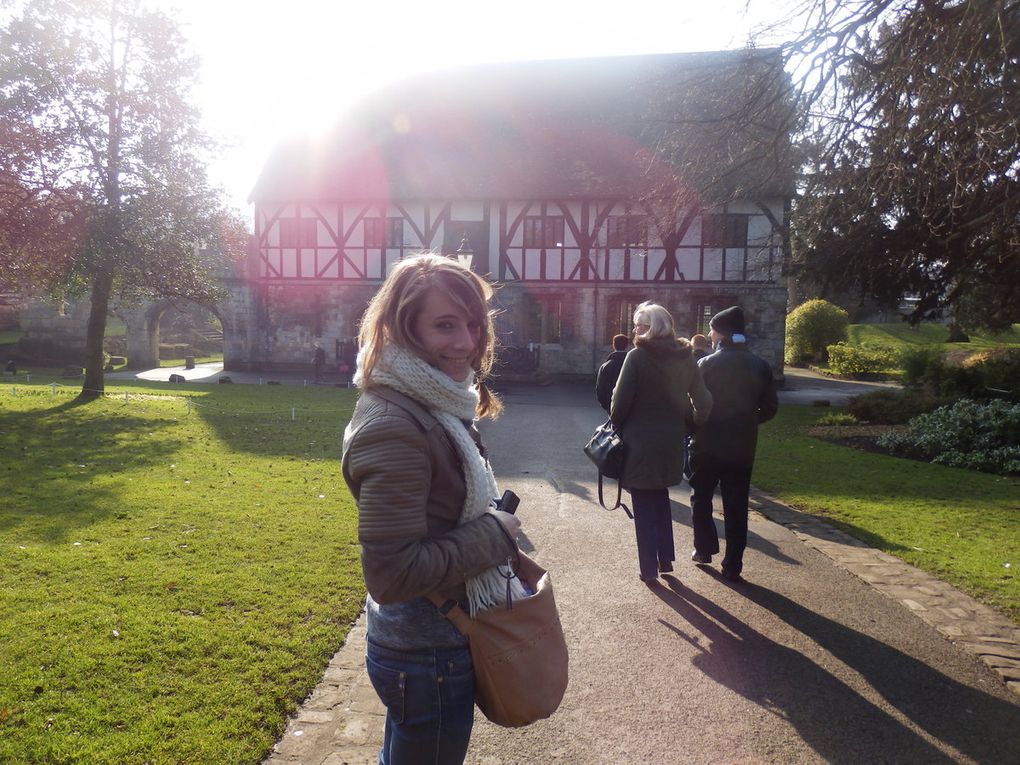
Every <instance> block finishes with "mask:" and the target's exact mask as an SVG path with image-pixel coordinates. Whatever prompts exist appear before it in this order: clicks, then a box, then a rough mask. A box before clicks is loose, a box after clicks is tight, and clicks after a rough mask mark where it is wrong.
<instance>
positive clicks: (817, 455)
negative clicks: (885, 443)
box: [753, 405, 1020, 622]
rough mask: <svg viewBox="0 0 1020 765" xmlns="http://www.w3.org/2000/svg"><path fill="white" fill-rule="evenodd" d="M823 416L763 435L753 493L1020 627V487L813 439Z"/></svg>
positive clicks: (785, 417) (794, 420)
mask: <svg viewBox="0 0 1020 765" xmlns="http://www.w3.org/2000/svg"><path fill="white" fill-rule="evenodd" d="M824 414H826V412H824V411H820V410H818V409H817V408H814V407H806V406H792V405H784V406H782V407H781V408H780V410H779V415H778V417H777V418H776V419H775V420H774V421H772V422H770V423H768V424H766V425H764V426H763V427H762V429H761V431H760V436H759V444H758V458H757V462H756V463H755V468H754V478H753V481H754V484H755V486H758V487H760V488H761V489H764V490H765V491H767V492H768V493H769V494H772V495H773V496H775V497H777V498H779V499H781V500H782V501H783V502H785V503H787V504H789V505H791V506H793V507H795V508H797V509H799V510H802V511H804V512H808V513H811V514H813V515H818V516H822V517H824V518H827V519H829V520H830V521H832V522H833V523H834V524H835V525H837V526H839V527H840V528H842V529H843V530H844V531H847V532H848V533H850V534H852V535H853V536H855V537H857V538H859V539H862V540H864V541H865V542H867V543H868V544H870V545H872V546H873V547H876V548H878V549H880V550H885V551H886V552H888V553H890V554H892V555H896V556H898V557H900V558H902V559H903V560H905V561H907V562H908V563H911V564H912V565H915V566H917V567H918V568H921V569H924V570H925V571H929V572H931V573H932V574H934V575H935V576H937V577H939V578H941V579H944V580H945V581H947V582H950V583H951V584H953V585H955V586H956V587H959V588H960V589H961V590H963V591H964V592H967V593H969V594H970V595H972V596H973V597H975V598H977V599H978V600H981V601H982V602H984V603H986V604H988V605H990V606H992V607H993V608H996V609H998V610H999V611H1001V612H1002V613H1004V614H1006V615H1007V616H1009V617H1010V618H1012V619H1013V620H1015V621H1018V622H1020V577H1018V576H1017V573H1016V572H1017V570H1018V569H1020V480H1017V479H1014V478H1003V477H1000V476H995V475H990V474H987V473H978V472H974V471H969V470H960V469H957V468H949V467H942V466H940V465H930V464H927V463H924V462H918V461H915V460H907V459H901V458H897V457H887V456H884V455H881V454H871V453H867V452H863V451H859V450H856V449H851V448H848V447H844V446H838V445H836V444H830V443H826V442H824V441H821V440H818V439H816V438H812V437H811V436H808V435H807V433H806V432H805V431H806V428H808V427H809V426H810V425H812V424H814V422H815V420H817V419H818V418H819V417H820V416H822V415H824ZM1007 564H1008V565H1007Z"/></svg>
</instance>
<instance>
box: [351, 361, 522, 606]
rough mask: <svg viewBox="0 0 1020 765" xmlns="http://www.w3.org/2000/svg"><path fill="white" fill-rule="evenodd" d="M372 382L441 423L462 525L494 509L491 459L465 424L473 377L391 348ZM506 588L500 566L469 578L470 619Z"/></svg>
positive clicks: (500, 599) (473, 396)
mask: <svg viewBox="0 0 1020 765" xmlns="http://www.w3.org/2000/svg"><path fill="white" fill-rule="evenodd" d="M366 350H367V347H366V348H362V349H361V351H360V352H359V353H358V369H357V372H356V373H355V375H354V384H355V385H357V386H358V387H359V388H364V387H365V378H364V375H363V374H362V365H363V363H364V359H365V355H366ZM371 382H372V383H373V384H376V385H385V386H386V387H388V388H392V389H393V390H395V391H398V392H399V393H403V394H404V395H405V396H409V397H411V398H413V399H414V400H415V401H417V402H418V403H420V404H421V405H422V406H424V407H425V408H426V409H428V411H429V413H430V414H431V415H432V416H433V417H435V418H436V419H437V420H438V421H439V423H440V424H441V425H442V426H443V429H444V430H445V431H446V433H447V435H448V436H449V437H450V440H451V441H453V444H454V447H455V448H456V449H457V454H458V455H460V461H461V464H462V465H463V466H464V483H465V485H466V487H467V496H465V497H464V507H463V508H462V509H461V513H460V520H459V523H467V522H468V521H473V520H475V519H476V518H480V517H481V516H482V514H483V513H485V511H486V510H488V509H489V507H490V505H491V503H492V500H493V498H494V497H498V496H499V489H498V488H497V487H496V478H495V476H493V474H492V468H491V467H490V466H489V462H488V460H486V459H483V458H482V455H481V452H479V450H478V446H477V445H476V444H475V441H474V439H473V438H471V434H470V433H469V432H468V429H467V427H466V425H465V423H466V422H467V423H470V422H471V421H473V420H474V419H475V406H476V405H477V404H478V388H477V387H476V386H475V385H474V382H473V380H472V379H471V376H470V375H468V377H467V378H466V379H465V380H464V381H463V382H457V381H456V380H454V379H453V378H451V377H450V376H449V375H447V374H445V373H444V372H441V371H440V370H438V369H436V368H435V367H433V366H432V365H431V364H429V363H428V362H427V361H425V360H424V359H422V358H421V357H419V356H416V355H415V354H413V353H411V352H410V351H406V350H404V349H403V348H400V347H398V346H394V345H388V346H386V347H385V348H384V349H383V352H382V353H381V354H380V355H379V359H378V361H377V362H376V364H375V367H374V368H373V369H372V377H371ZM504 571H505V569H504ZM510 588H511V596H512V597H513V598H514V599H516V598H523V597H525V595H526V593H525V592H524V589H523V588H522V587H521V583H520V581H519V580H518V579H516V578H514V579H511V580H510ZM506 590H507V580H506V578H505V577H504V576H503V573H501V571H500V567H499V566H493V567H492V568H490V569H486V570H485V571H483V572H482V573H480V574H478V575H477V576H474V577H472V578H470V579H468V580H467V596H468V605H469V607H470V612H471V615H472V616H474V615H475V614H476V613H478V611H480V610H482V609H485V608H492V607H493V606H495V605H498V604H500V603H505V602H506Z"/></svg>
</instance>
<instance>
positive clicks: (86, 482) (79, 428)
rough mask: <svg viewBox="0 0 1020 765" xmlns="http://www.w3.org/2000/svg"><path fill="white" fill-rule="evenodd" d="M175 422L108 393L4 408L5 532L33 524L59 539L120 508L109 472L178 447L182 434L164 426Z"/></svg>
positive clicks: (1, 523) (1, 516)
mask: <svg viewBox="0 0 1020 765" xmlns="http://www.w3.org/2000/svg"><path fill="white" fill-rule="evenodd" d="M100 407H101V408H100ZM171 424H173V421H172V420H160V419H158V418H152V417H142V416H138V415H135V414H131V413H130V411H124V410H123V409H118V408H117V407H116V406H113V405H112V402H110V401H109V400H107V401H102V402H87V403H86V402H81V401H79V400H77V399H75V400H72V401H67V402H64V403H61V404H59V405H57V406H51V407H47V408H45V409H35V410H30V411H21V412H12V411H7V412H0V464H2V465H3V467H2V468H0V496H3V497H4V503H3V507H2V510H0V532H8V531H11V530H13V529H15V528H18V527H20V526H22V525H25V524H29V525H31V526H34V527H35V530H34V531H33V532H32V533H33V535H37V536H41V537H42V538H43V539H46V540H49V541H60V540H62V539H64V538H65V537H66V536H67V535H68V534H70V533H71V532H72V531H73V530H74V529H77V528H79V527H81V526H85V525H88V524H89V523H91V522H93V521H94V520H95V519H96V518H97V517H100V516H105V515H109V514H110V513H113V512H116V509H117V501H118V490H117V488H116V485H115V484H114V483H110V482H107V481H106V480H105V479H108V478H110V477H111V476H113V475H115V474H116V473H119V472H123V471H125V470H137V469H138V468H144V467H146V466H149V465H152V464H155V463H157V462H160V461H165V460H166V457H167V455H170V454H173V453H174V452H176V451H177V450H178V448H179V446H180V442H179V440H178V439H177V438H176V437H168V436H167V435H166V433H165V432H162V431H164V430H165V428H166V427H168V426H169V425H171Z"/></svg>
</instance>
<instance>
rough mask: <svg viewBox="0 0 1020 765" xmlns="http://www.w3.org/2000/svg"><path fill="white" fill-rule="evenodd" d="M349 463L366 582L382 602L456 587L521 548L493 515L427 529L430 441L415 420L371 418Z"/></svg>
mask: <svg viewBox="0 0 1020 765" xmlns="http://www.w3.org/2000/svg"><path fill="white" fill-rule="evenodd" d="M345 468H346V470H345V472H346V473H347V474H348V476H349V478H350V481H351V482H352V483H353V484H354V485H356V486H358V497H357V503H358V540H359V541H360V543H361V565H362V569H363V570H364V575H365V586H366V587H367V588H368V591H369V592H370V593H371V594H372V597H373V598H374V599H375V601H376V602H378V603H402V602H405V601H408V600H412V599H413V598H416V597H419V596H422V595H425V594H427V593H429V592H432V591H433V590H448V589H451V588H453V587H456V586H457V585H460V584H462V583H463V582H464V581H465V580H467V579H469V578H470V577H472V576H475V575H476V574H479V573H481V572H482V571H484V570H485V569H487V568H490V567H491V566H494V565H496V564H497V563H502V562H503V561H505V560H506V558H507V556H508V555H510V554H512V553H513V551H514V549H515V548H516V545H515V543H514V541H513V539H511V537H510V535H509V534H507V533H506V531H505V530H504V529H503V526H502V525H501V524H500V522H499V521H497V520H496V519H495V518H494V517H493V516H491V515H484V516H482V517H481V518H476V519H475V520H473V521H469V522H468V523H464V524H461V525H459V526H457V527H456V528H455V529H453V530H452V531H450V532H448V533H446V534H443V535H441V536H438V537H429V536H428V523H427V519H426V511H427V505H428V495H429V490H430V487H431V477H432V469H431V465H430V455H429V446H428V443H427V441H426V438H425V434H424V433H422V431H421V430H420V429H419V428H418V427H417V426H416V425H415V424H414V423H412V422H409V421H407V420H405V419H403V418H400V417H388V416H382V417H378V418H375V419H373V420H371V421H369V422H367V423H366V424H365V425H364V426H363V427H362V428H361V429H360V430H359V432H358V433H357V434H355V436H354V438H353V439H352V441H351V444H350V446H349V448H348V451H347V464H346V465H345Z"/></svg>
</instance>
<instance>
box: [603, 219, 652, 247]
mask: <svg viewBox="0 0 1020 765" xmlns="http://www.w3.org/2000/svg"><path fill="white" fill-rule="evenodd" d="M606 246H607V247H609V248H611V249H617V250H619V249H623V248H625V247H634V248H641V247H647V246H648V216H647V215H631V214H628V215H610V216H609V217H608V218H607V219H606Z"/></svg>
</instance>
